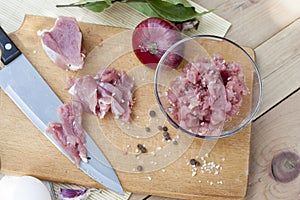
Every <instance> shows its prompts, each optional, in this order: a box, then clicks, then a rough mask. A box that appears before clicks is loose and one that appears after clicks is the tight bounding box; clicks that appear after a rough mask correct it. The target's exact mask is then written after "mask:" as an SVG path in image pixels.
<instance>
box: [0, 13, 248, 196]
mask: <svg viewBox="0 0 300 200" xmlns="http://www.w3.org/2000/svg"><path fill="white" fill-rule="evenodd" d="M53 23H54V19H49V18H43V17H37V16H28V17H27V18H26V22H25V23H24V24H23V26H22V28H21V29H20V30H19V31H17V32H16V33H13V34H11V36H12V39H13V41H14V42H15V43H16V44H17V46H18V47H19V48H20V50H21V51H23V52H24V54H25V55H26V56H27V57H28V58H29V60H30V61H31V62H32V64H33V65H34V66H35V67H36V69H37V70H38V71H39V73H40V74H41V75H42V76H43V78H44V79H45V80H46V81H47V82H48V83H49V84H50V86H51V87H52V89H53V90H54V91H55V92H56V94H57V95H58V96H59V97H60V98H61V99H62V100H63V101H65V102H66V101H70V95H69V94H68V93H67V92H66V90H65V89H64V86H65V81H66V80H65V79H66V76H68V75H71V74H69V73H70V72H65V71H63V70H61V69H59V68H57V66H55V65H54V64H53V63H52V62H51V61H50V60H49V59H48V57H47V56H46V55H45V52H44V51H43V49H42V46H41V44H40V42H39V38H38V36H37V35H36V32H37V30H41V29H44V28H50V27H51V26H52V25H53ZM80 28H81V30H82V31H83V37H84V45H85V46H86V47H87V51H88V52H89V51H91V50H92V49H93V52H94V50H95V49H94V47H95V46H96V45H98V43H99V42H101V41H102V40H103V39H107V38H108V37H110V36H112V35H115V34H117V33H119V32H123V31H125V29H121V28H115V27H107V26H101V25H93V24H86V23H80ZM129 41H130V40H129ZM115 45H117V46H118V45H120V43H115ZM103 47H104V46H103ZM118 47H119V46H118ZM218 47H219V48H221V47H223V48H225V49H226V51H225V52H226V54H224V55H226V56H228V59H229V60H237V59H238V58H239V57H240V55H239V54H237V53H232V54H230V52H235V51H233V50H232V49H230V48H228V47H227V46H226V45H224V44H223V43H219V45H218ZM100 49H101V47H100ZM113 49H114V48H112V49H110V50H111V51H112V50H113ZM212 50H213V49H210V51H212ZM247 50H248V51H249V53H250V54H251V55H252V56H253V51H252V50H251V49H249V48H248V49H247ZM90 55H93V54H92V53H91V54H90ZM90 55H89V56H90ZM96 55H97V54H96ZM94 56H95V54H94ZM98 57H101V56H99V54H98ZM87 59H88V58H87ZM106 59H107V57H105V59H104V60H106ZM122 59H123V60H122ZM121 60H122V62H118V61H116V62H114V63H113V66H115V67H116V68H118V69H123V70H129V69H130V67H132V66H136V65H137V64H138V65H140V63H139V62H138V60H137V58H136V57H135V56H133V53H131V54H130V55H128V56H126V57H121ZM137 62H138V63H137ZM241 62H244V61H243V60H241ZM102 64H103V63H102ZM242 64H243V63H242ZM94 65H95V66H99V65H101V63H98V62H97V63H94ZM96 69H97V68H96ZM89 70H90V71H89ZM94 70H95V67H94V68H93V69H92V68H89V67H86V68H85V70H83V71H82V72H80V73H87V72H90V73H92V72H91V71H94ZM143 70H149V69H147V68H143ZM80 73H79V74H77V75H80ZM152 73H153V72H152ZM142 74H143V73H142ZM150 74H151V73H150ZM81 75H82V74H81ZM150 78H151V77H150ZM151 80H153V77H152V78H151ZM136 81H137V79H135V82H136ZM249 83H250V84H251V81H250V82H249ZM145 87H146V88H145V90H143V91H137V92H136V94H135V95H136V96H137V97H139V98H138V99H139V100H140V101H138V102H137V103H136V104H135V106H134V108H135V110H134V112H133V118H134V119H135V120H134V121H135V122H136V121H139V120H142V119H144V120H146V121H149V119H148V118H146V116H148V107H147V106H149V105H150V106H151V105H156V101H155V99H154V94H153V85H152V84H150V85H149V87H148V86H145ZM139 95H140V96H139ZM143 95H144V96H143ZM0 96H1V106H0V118H1V121H0V130H1V132H0V156H1V172H3V173H7V174H18V175H24V174H27V175H34V176H36V177H38V178H40V179H45V180H51V181H57V182H65V183H73V184H78V185H83V186H87V187H102V186H101V185H100V184H98V183H96V182H95V181H93V180H92V179H90V178H89V177H88V176H86V175H85V174H84V173H82V172H81V171H80V170H79V169H77V168H76V167H75V166H74V165H73V164H72V163H71V162H69V161H68V160H67V159H66V158H65V157H64V156H63V155H62V154H60V152H58V151H57V149H56V148H55V147H54V146H53V145H52V144H51V143H50V142H49V141H48V140H47V139H46V138H45V137H44V136H43V135H42V134H41V133H40V132H39V131H38V130H37V129H36V128H35V127H34V126H33V125H32V123H31V122H30V121H29V120H28V119H27V118H26V117H25V116H24V115H23V114H22V113H21V111H20V110H19V109H17V107H16V106H15V104H13V102H12V101H11V100H10V99H9V98H8V97H7V96H6V95H5V94H4V93H3V92H2V91H1V94H0ZM142 97H144V98H142ZM249 98H250V97H249ZM143 101H144V104H143V105H145V107H143V106H142V104H141V103H142V102H143ZM244 102H246V101H244ZM245 105H247V104H245ZM138 107H139V108H143V109H144V110H143V109H141V110H139V109H137V108H138ZM137 113H139V114H138V115H137ZM159 113H160V112H159V111H158V112H157V114H159ZM136 116H140V118H139V119H138V118H137V117H136ZM15 122H18V123H15ZM158 122H159V123H162V122H161V121H158ZM83 123H84V126H85V128H86V130H87V131H88V133H89V134H90V135H91V137H92V138H94V140H95V141H96V142H97V144H98V145H99V146H101V149H102V150H103V151H104V153H105V154H106V155H107V156H108V158H109V159H110V161H111V163H112V164H113V166H114V167H115V169H116V171H117V174H118V176H119V178H120V181H121V183H122V185H123V187H124V189H125V190H126V191H130V192H138V193H143V194H154V195H161V196H167V197H178V198H193V199H197V198H202V197H203V196H206V197H207V198H208V197H226V198H242V197H243V196H244V195H245V193H246V185H247V179H248V164H249V163H248V159H249V146H250V144H249V141H250V130H251V126H247V127H246V128H245V129H244V130H243V131H241V132H240V133H237V134H235V135H234V136H231V137H228V138H224V139H220V140H218V143H217V144H216V146H215V147H214V149H213V151H211V152H210V154H209V155H207V157H206V160H207V162H214V164H215V165H217V164H220V165H221V166H222V170H221V171H220V173H218V174H210V173H208V172H204V173H203V174H202V173H198V175H197V176H194V177H192V175H191V170H192V169H191V166H190V165H187V162H189V160H190V159H191V158H193V157H195V156H197V155H199V153H200V152H199V149H200V147H201V145H202V143H203V140H199V139H195V138H192V139H191V138H189V137H187V136H186V135H184V134H181V135H180V137H179V139H178V146H177V145H176V146H174V145H173V144H172V143H171V144H168V143H167V142H163V141H162V140H161V139H162V136H161V134H158V133H157V134H156V135H154V136H153V137H150V139H149V141H148V140H143V139H141V138H135V137H129V140H127V139H126V137H128V135H127V134H124V133H123V132H122V131H120V130H121V127H116V126H115V125H114V124H115V123H116V121H114V119H113V118H112V116H111V115H108V116H107V117H106V118H105V119H103V120H99V121H98V120H97V118H96V117H94V116H92V115H85V116H84V122H83ZM99 124H100V126H99ZM166 124H167V123H166ZM167 125H168V124H167ZM144 126H145V125H144V124H142V128H143V127H144ZM155 127H157V126H155ZM168 127H169V129H170V134H171V137H175V136H176V134H177V132H176V131H175V130H174V129H173V128H171V126H170V125H168ZM119 128H120V129H119ZM143 130H144V129H143ZM155 133H156V132H155ZM178 134H179V133H178ZM107 138H108V139H109V140H110V142H106V141H107ZM153 139H155V140H154V141H153ZM20 141H22V142H20ZM127 142H128V143H127ZM186 142H187V143H186ZM138 143H147V147H148V150H149V152H150V151H152V150H154V151H155V154H153V155H152V154H146V155H145V157H149V159H151V160H150V161H153V160H155V162H148V161H147V160H144V155H143V156H137V155H136V153H135V152H134V151H135V147H136V144H138ZM120 144H121V145H120ZM128 144H130V145H131V146H130V148H129V149H128V152H127V154H125V153H124V146H122V145H125V147H126V146H127V145H128ZM172 145H173V146H172ZM157 147H162V151H160V150H157ZM188 147H189V148H188ZM110 148H114V151H111V149H110ZM169 148H171V149H175V151H174V155H175V159H174V157H173V154H172V152H173V151H169V150H168V149H169ZM181 148H183V149H181ZM151 149H152V150H151ZM182 150H183V151H182ZM161 152H162V153H161ZM169 153H170V154H169ZM170 155H172V156H170ZM129 156H130V157H129ZM132 157H133V159H134V160H133V162H131V161H130V160H129V159H128V158H130V159H132ZM156 160H157V162H156ZM146 161H147V162H146ZM165 162H167V163H165ZM155 163H156V164H157V165H159V164H161V163H165V165H164V166H163V167H162V168H160V169H157V170H149V169H152V168H151V167H155V166H157V165H156V164H155ZM138 164H142V165H143V166H144V172H142V173H137V172H136V171H135V172H133V171H132V169H133V168H136V166H137V165H138ZM62 166H63V169H62ZM128 166H129V168H126V169H124V167H128ZM132 166H133V167H132ZM147 168H148V169H147ZM147 170H148V171H147ZM179 181H180V182H179Z"/></svg>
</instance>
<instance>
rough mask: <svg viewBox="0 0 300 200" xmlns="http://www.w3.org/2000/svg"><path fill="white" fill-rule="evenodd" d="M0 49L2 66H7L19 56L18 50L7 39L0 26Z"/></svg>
mask: <svg viewBox="0 0 300 200" xmlns="http://www.w3.org/2000/svg"><path fill="white" fill-rule="evenodd" d="M0 49H1V51H2V55H1V61H2V62H3V64H4V65H7V64H9V63H10V62H11V61H13V60H14V59H15V58H17V57H18V56H19V55H21V52H20V50H19V49H18V48H17V47H16V45H15V44H14V43H13V42H12V41H11V40H10V39H9V37H8V35H7V34H6V32H5V31H4V30H3V29H2V28H1V26H0Z"/></svg>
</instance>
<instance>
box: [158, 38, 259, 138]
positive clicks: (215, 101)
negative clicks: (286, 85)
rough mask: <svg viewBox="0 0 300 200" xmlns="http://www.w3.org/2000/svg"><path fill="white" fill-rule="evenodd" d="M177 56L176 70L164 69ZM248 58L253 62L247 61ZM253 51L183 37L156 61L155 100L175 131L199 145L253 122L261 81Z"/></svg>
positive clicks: (222, 40)
mask: <svg viewBox="0 0 300 200" xmlns="http://www.w3.org/2000/svg"><path fill="white" fill-rule="evenodd" d="M174 54H177V55H178V56H180V57H181V58H182V60H181V62H180V63H179V65H178V66H176V67H174V66H170V65H168V63H170V62H169V59H172V57H174ZM250 54H251V56H250ZM252 57H254V53H253V51H252V50H251V49H248V52H247V51H246V49H244V48H242V47H241V46H240V45H238V44H236V43H235V42H233V41H231V40H229V39H226V38H223V37H219V36H214V35H196V36H192V37H186V38H183V39H182V40H180V41H178V42H177V43H175V44H174V45H172V46H171V47H170V48H169V49H168V50H167V51H166V53H165V54H164V55H163V56H162V58H161V59H160V61H159V63H158V65H157V68H156V71H155V77H154V90H155V96H156V99H157V101H158V104H159V106H160V109H161V110H162V112H163V114H164V115H165V116H166V117H167V119H168V121H169V122H170V124H171V125H173V126H174V127H175V128H177V129H180V130H181V131H183V132H185V133H188V134H190V135H192V136H195V137H198V138H203V139H218V138H224V137H228V136H231V135H233V134H235V133H237V132H240V131H241V130H242V129H244V128H245V127H246V126H247V125H248V124H249V123H250V122H251V121H252V120H253V118H254V117H255V114H256V113H257V111H258V109H259V106H260V103H261V99H262V81H261V77H260V73H259V69H258V66H257V64H256V63H255V61H254V60H253V58H252Z"/></svg>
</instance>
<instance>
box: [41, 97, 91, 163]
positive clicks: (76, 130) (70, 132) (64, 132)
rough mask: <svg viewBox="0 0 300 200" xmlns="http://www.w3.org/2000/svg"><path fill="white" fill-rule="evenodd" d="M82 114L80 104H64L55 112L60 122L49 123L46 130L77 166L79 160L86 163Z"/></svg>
mask: <svg viewBox="0 0 300 200" xmlns="http://www.w3.org/2000/svg"><path fill="white" fill-rule="evenodd" d="M82 112H83V108H82V105H81V103H79V102H75V101H73V102H71V103H66V104H64V105H62V106H60V107H59V108H58V110H57V113H58V115H59V117H60V119H61V121H62V122H61V123H59V122H51V123H49V125H48V128H47V130H46V132H47V133H49V134H52V136H53V137H54V139H55V140H56V141H57V142H58V143H59V145H60V146H61V147H62V148H63V149H64V150H65V151H66V152H67V153H68V154H69V155H70V156H71V158H72V159H73V160H74V161H75V163H76V165H77V166H78V165H79V163H80V161H81V160H82V161H84V162H87V153H86V147H85V133H84V130H83V128H82Z"/></svg>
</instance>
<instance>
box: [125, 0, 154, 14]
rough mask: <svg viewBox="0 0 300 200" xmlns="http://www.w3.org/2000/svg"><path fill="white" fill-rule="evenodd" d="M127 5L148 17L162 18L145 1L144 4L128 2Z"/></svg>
mask: <svg viewBox="0 0 300 200" xmlns="http://www.w3.org/2000/svg"><path fill="white" fill-rule="evenodd" d="M127 5H129V6H130V7H132V8H133V9H135V10H137V11H139V12H141V13H143V14H144V15H146V16H148V17H160V16H159V15H158V14H157V13H156V12H155V11H154V10H153V9H152V8H151V7H150V6H149V4H148V3H146V2H145V1H142V2H130V1H128V2H127Z"/></svg>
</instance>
